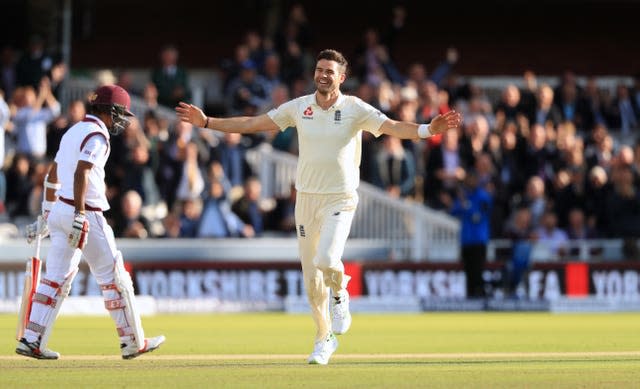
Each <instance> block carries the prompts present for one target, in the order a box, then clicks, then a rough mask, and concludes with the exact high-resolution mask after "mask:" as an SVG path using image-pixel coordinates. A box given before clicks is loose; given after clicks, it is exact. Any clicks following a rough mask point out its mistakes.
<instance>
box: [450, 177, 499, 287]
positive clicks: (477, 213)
mask: <svg viewBox="0 0 640 389" xmlns="http://www.w3.org/2000/svg"><path fill="white" fill-rule="evenodd" d="M479 184H480V182H479V180H478V176H477V173H476V172H475V171H474V170H470V171H468V172H467V175H466V176H465V179H464V186H463V187H462V188H461V189H460V190H459V191H458V196H457V198H456V199H455V201H454V202H453V206H452V208H451V214H452V215H454V216H455V217H457V218H458V219H460V221H461V232H460V243H461V244H462V252H461V256H462V263H463V266H464V272H465V276H466V280H467V296H468V297H471V298H478V297H484V296H485V291H484V280H483V278H482V274H483V272H484V267H485V264H486V261H487V244H488V243H489V239H490V238H491V237H490V232H491V225H490V223H491V208H492V201H493V199H492V196H491V194H490V193H489V192H487V191H486V190H485V189H484V188H483V187H481V186H480V185H479Z"/></svg>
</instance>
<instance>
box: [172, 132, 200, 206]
mask: <svg viewBox="0 0 640 389" xmlns="http://www.w3.org/2000/svg"><path fill="white" fill-rule="evenodd" d="M203 190H204V175H203V174H202V171H201V169H200V165H199V163H198V146H197V144H195V143H194V142H189V143H188V144H187V146H186V150H185V160H184V164H183V165H182V174H181V176H180V181H179V182H178V188H177V189H176V198H177V199H178V200H187V199H195V198H200V195H201V194H202V191H203Z"/></svg>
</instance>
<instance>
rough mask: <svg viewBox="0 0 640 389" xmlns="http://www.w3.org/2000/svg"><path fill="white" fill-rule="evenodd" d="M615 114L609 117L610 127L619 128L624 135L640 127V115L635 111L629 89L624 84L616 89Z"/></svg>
mask: <svg viewBox="0 0 640 389" xmlns="http://www.w3.org/2000/svg"><path fill="white" fill-rule="evenodd" d="M613 108H614V110H613V114H612V115H611V116H610V117H609V126H610V127H613V128H619V129H620V131H621V133H622V134H628V133H630V132H631V131H632V130H633V129H636V128H638V126H639V125H640V115H639V114H638V112H636V110H635V109H634V103H633V102H632V99H631V96H630V94H629V88H628V87H627V86H626V85H624V84H618V86H617V87H616V97H615V99H614V105H613Z"/></svg>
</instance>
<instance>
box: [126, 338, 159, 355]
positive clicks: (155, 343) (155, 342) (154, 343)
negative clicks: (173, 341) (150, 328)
mask: <svg viewBox="0 0 640 389" xmlns="http://www.w3.org/2000/svg"><path fill="white" fill-rule="evenodd" d="M164 341H165V337H164V335H160V336H156V337H155V338H145V340H144V347H143V348H141V349H138V344H137V343H136V342H130V343H122V344H120V352H121V353H122V359H133V358H135V357H137V356H139V355H142V354H144V353H148V352H151V351H153V350H155V349H157V348H158V347H160V345H161V344H162V343H164Z"/></svg>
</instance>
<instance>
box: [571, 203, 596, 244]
mask: <svg viewBox="0 0 640 389" xmlns="http://www.w3.org/2000/svg"><path fill="white" fill-rule="evenodd" d="M567 237H568V238H569V239H570V240H587V239H597V238H598V233H597V231H596V230H595V229H593V228H591V227H590V226H589V225H588V224H587V220H586V217H585V213H584V211H583V210H582V209H580V208H571V210H570V211H569V226H568V227H567Z"/></svg>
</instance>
